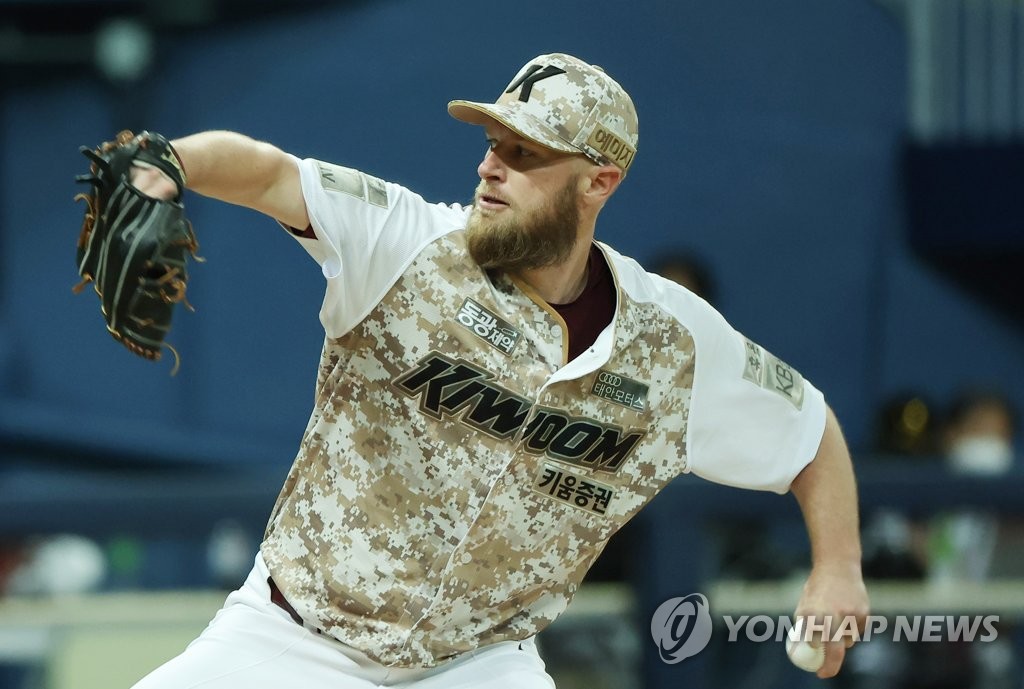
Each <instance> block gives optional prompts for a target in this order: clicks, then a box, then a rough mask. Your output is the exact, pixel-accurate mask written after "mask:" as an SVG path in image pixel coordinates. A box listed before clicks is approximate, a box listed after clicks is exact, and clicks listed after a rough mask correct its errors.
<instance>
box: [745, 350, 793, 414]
mask: <svg viewBox="0 0 1024 689" xmlns="http://www.w3.org/2000/svg"><path fill="white" fill-rule="evenodd" d="M744 340H745V341H746V361H745V363H744V367H743V377H744V378H745V379H746V380H749V381H750V382H751V383H754V384H755V385H759V386H761V387H762V388H764V389H765V390H771V391H772V392H776V393H778V394H779V395H781V396H782V397H784V398H786V399H787V400H789V401H790V403H792V405H793V406H794V407H796V408H797V409H798V410H799V409H801V408H802V407H803V406H804V378H803V376H801V375H800V372H799V371H797V370H796V369H794V368H793V367H792V366H790V365H789V364H787V363H786V362H784V361H782V360H781V359H779V358H778V357H776V356H775V355H773V354H772V353H771V352H768V351H767V350H765V349H764V347H762V346H761V345H759V344H755V343H754V342H751V341H750V340H747V339H746V338H744Z"/></svg>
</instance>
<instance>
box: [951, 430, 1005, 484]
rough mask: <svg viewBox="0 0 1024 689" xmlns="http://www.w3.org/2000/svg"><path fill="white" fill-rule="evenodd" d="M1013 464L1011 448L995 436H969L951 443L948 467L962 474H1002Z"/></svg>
mask: <svg viewBox="0 0 1024 689" xmlns="http://www.w3.org/2000/svg"><path fill="white" fill-rule="evenodd" d="M1012 464H1013V448H1012V447H1011V446H1010V443H1008V442H1007V441H1006V439H1004V438H1002V437H1000V436H997V435H971V436H966V437H964V438H961V439H959V440H957V441H956V442H954V443H953V445H952V447H950V449H949V466H950V468H952V469H953V470H954V471H957V472H960V473H964V474H988V475H992V474H1002V473H1005V472H1007V471H1009V470H1010V466H1011V465H1012Z"/></svg>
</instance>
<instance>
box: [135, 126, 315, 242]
mask: <svg viewBox="0 0 1024 689" xmlns="http://www.w3.org/2000/svg"><path fill="white" fill-rule="evenodd" d="M171 145H172V146H174V150H175V151H177V153H178V156H179V158H180V159H181V163H182V166H183V167H184V169H185V174H186V176H187V178H188V179H187V187H188V188H189V189H192V190H193V191H195V192H198V193H200V194H202V195H203V196H209V197H211V198H215V199H219V200H221V201H226V202H228V203H233V204H237V205H239V206H245V207H246V208H252V209H254V210H257V211H259V212H261V213H265V214H266V215H269V216H270V217H272V218H274V219H275V220H279V221H281V222H282V223H284V224H285V225H288V226H289V227H295V228H299V229H305V228H307V227H309V213H308V211H307V210H306V202H305V199H304V198H303V195H302V184H301V181H300V178H299V168H298V166H297V165H296V164H295V159H294V158H292V157H291V156H290V155H288V154H287V153H285V152H284V151H282V150H281V149H279V148H277V147H275V146H272V145H271V144H268V143H264V142H261V141H256V140H255V139H251V138H249V137H247V136H244V135H242V134H236V133H233V132H224V131H210V132H202V133H200V134H193V135H191V136H186V137H184V138H181V139H175V140H174V141H172V142H171ZM132 179H133V182H134V184H135V186H136V187H138V188H139V189H140V190H141V191H143V192H144V193H149V194H150V195H153V196H160V197H163V198H167V196H168V195H167V193H166V190H165V189H162V188H161V181H160V179H159V178H157V177H156V176H155V174H154V171H149V170H136V173H135V174H134V175H133V178H132ZM166 182H169V180H166ZM171 195H173V193H172V194H171Z"/></svg>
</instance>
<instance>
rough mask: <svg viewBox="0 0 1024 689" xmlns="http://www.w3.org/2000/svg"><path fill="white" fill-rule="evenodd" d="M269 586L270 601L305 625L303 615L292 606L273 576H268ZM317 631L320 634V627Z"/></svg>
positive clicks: (296, 621)
mask: <svg viewBox="0 0 1024 689" xmlns="http://www.w3.org/2000/svg"><path fill="white" fill-rule="evenodd" d="M267 586H269V587H270V602H271V603H273V604H274V605H276V606H277V607H279V608H281V609H282V610H284V611H285V612H286V613H288V616H289V617H291V618H292V619H293V620H295V624H298V625H301V626H303V627H304V626H306V623H305V622H303V621H302V616H301V615H299V613H297V612H295V608H293V607H292V604H291V603H289V602H288V600H287V599H286V598H285V597H284V594H283V593H281V589H279V588H277V584H275V583H274V578H273V577H267ZM316 631H317V633H318V634H319V633H320V630H319V629H317V630H316Z"/></svg>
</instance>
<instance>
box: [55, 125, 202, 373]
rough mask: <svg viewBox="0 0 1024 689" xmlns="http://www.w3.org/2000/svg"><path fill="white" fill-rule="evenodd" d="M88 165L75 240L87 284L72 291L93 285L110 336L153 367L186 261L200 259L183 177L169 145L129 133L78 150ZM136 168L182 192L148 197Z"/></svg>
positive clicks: (181, 294)
mask: <svg viewBox="0 0 1024 689" xmlns="http://www.w3.org/2000/svg"><path fill="white" fill-rule="evenodd" d="M80 150H81V151H82V153H84V154H85V156H86V157H87V158H89V160H90V161H92V163H91V165H90V166H89V174H87V175H80V176H78V177H77V178H76V181H78V182H86V183H88V184H91V185H92V190H91V191H90V192H89V193H82V194H78V195H77V196H75V200H76V201H77V200H79V199H84V200H85V204H86V211H85V220H84V221H83V222H82V232H81V234H80V235H79V237H78V273H79V275H81V276H82V281H81V282H80V283H79V284H78V285H76V286H75V288H74V291H75V292H76V293H77V292H80V291H81V290H82V289H83V288H84V287H85V285H86V284H88V283H90V282H91V283H93V286H94V287H95V289H96V293H97V294H98V295H99V297H100V311H101V312H102V313H103V317H104V319H106V322H107V330H108V331H110V334H111V335H113V336H114V339H116V340H117V341H118V342H120V343H121V344H123V345H124V346H126V347H127V348H128V349H130V350H131V351H132V352H135V353H136V354H138V355H140V356H144V357H146V358H147V359H152V360H154V361H156V360H158V359H160V355H161V353H162V350H163V348H164V347H167V348H168V349H170V350H171V352H172V353H173V354H174V358H175V366H174V369H173V370H172V374H173V373H174V372H175V371H177V368H178V353H177V351H175V349H174V348H173V347H171V346H170V345H169V344H167V343H165V342H164V338H165V337H166V335H167V333H168V332H169V331H170V327H171V316H172V314H173V312H174V308H175V306H176V305H177V304H178V303H184V304H185V306H186V307H188V308H189V309H190V310H191V309H192V306H191V305H190V304H189V303H188V301H186V299H185V289H186V286H187V284H188V273H187V272H186V263H187V260H188V257H189V256H190V255H191V256H192V257H193V258H195V259H196V260H202V259H200V258H199V257H198V256H196V251H197V250H198V249H199V245H198V243H197V242H196V237H195V233H194V232H193V231H192V225H191V223H189V222H188V220H186V218H185V209H184V207H183V206H182V205H181V196H182V192H183V191H184V189H185V172H184V169H183V168H182V166H181V162H180V161H179V159H178V157H177V153H175V151H174V149H173V148H172V147H171V144H170V143H169V142H168V141H167V139H165V138H164V137H162V136H160V135H159V134H154V133H150V132H142V133H141V134H139V135H138V136H135V135H133V134H132V133H131V132H130V131H123V132H121V133H120V134H118V135H117V139H116V140H115V141H108V142H106V143H104V144H101V145H100V146H99V148H97V149H95V150H90V149H89V148H87V147H85V146H83V147H82V148H81V149H80ZM133 166H139V167H155V168H157V169H159V170H160V171H161V172H163V173H165V174H166V175H167V176H168V177H170V178H171V179H172V180H173V181H174V182H175V184H176V185H177V187H178V191H177V194H176V195H175V197H174V198H173V199H171V200H162V199H158V198H153V197H150V196H147V195H145V194H143V193H142V192H141V191H139V190H138V189H137V188H136V187H135V186H133V185H132V182H131V171H132V167H133Z"/></svg>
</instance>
